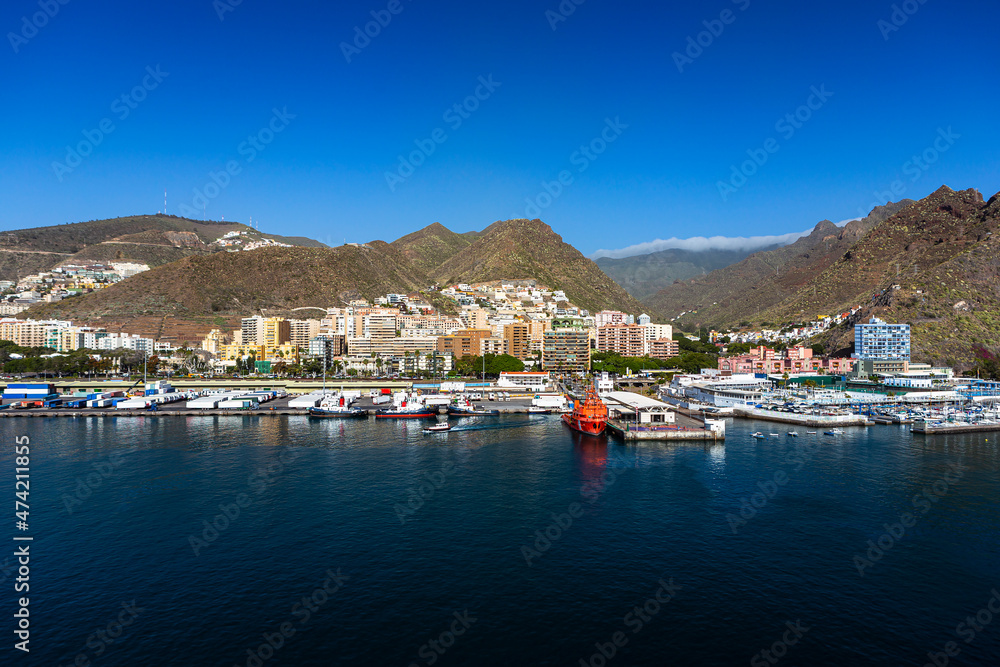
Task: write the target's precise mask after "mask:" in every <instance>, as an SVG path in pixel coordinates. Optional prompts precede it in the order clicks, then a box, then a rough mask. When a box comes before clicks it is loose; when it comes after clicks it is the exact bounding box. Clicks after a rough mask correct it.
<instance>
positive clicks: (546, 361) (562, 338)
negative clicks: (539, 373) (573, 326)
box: [542, 330, 590, 373]
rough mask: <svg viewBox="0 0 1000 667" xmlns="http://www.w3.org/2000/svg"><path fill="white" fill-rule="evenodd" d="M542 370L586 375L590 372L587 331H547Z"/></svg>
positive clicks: (543, 343) (543, 347) (544, 340)
mask: <svg viewBox="0 0 1000 667" xmlns="http://www.w3.org/2000/svg"><path fill="white" fill-rule="evenodd" d="M542 370H543V371H556V372H560V373H585V372H586V371H588V370H590V336H589V335H588V333H587V332H586V331H573V330H569V331H546V332H545V336H544V338H543V340H542Z"/></svg>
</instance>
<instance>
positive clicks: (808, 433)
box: [806, 431, 816, 435]
mask: <svg viewBox="0 0 1000 667" xmlns="http://www.w3.org/2000/svg"><path fill="white" fill-rule="evenodd" d="M806 435H816V431H806Z"/></svg>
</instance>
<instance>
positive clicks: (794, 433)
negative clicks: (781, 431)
mask: <svg viewBox="0 0 1000 667" xmlns="http://www.w3.org/2000/svg"><path fill="white" fill-rule="evenodd" d="M788 435H789V436H790V437H792V438H797V437H799V434H798V431H789V432H788Z"/></svg>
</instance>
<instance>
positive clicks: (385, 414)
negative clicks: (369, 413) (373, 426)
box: [375, 406, 437, 419]
mask: <svg viewBox="0 0 1000 667" xmlns="http://www.w3.org/2000/svg"><path fill="white" fill-rule="evenodd" d="M435 417H437V411H436V410H431V409H428V408H425V407H423V406H418V407H414V408H399V409H398V410H379V411H378V412H376V413H375V419H434V418H435Z"/></svg>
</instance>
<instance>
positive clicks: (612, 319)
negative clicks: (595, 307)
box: [594, 310, 629, 329]
mask: <svg viewBox="0 0 1000 667" xmlns="http://www.w3.org/2000/svg"><path fill="white" fill-rule="evenodd" d="M628 319H629V316H628V315H627V314H626V313H623V312H621V311H618V310H602V311H601V312H599V313H597V314H596V315H594V324H595V325H596V326H597V328H598V329H600V328H601V327H606V326H609V325H612V324H627V323H628Z"/></svg>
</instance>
